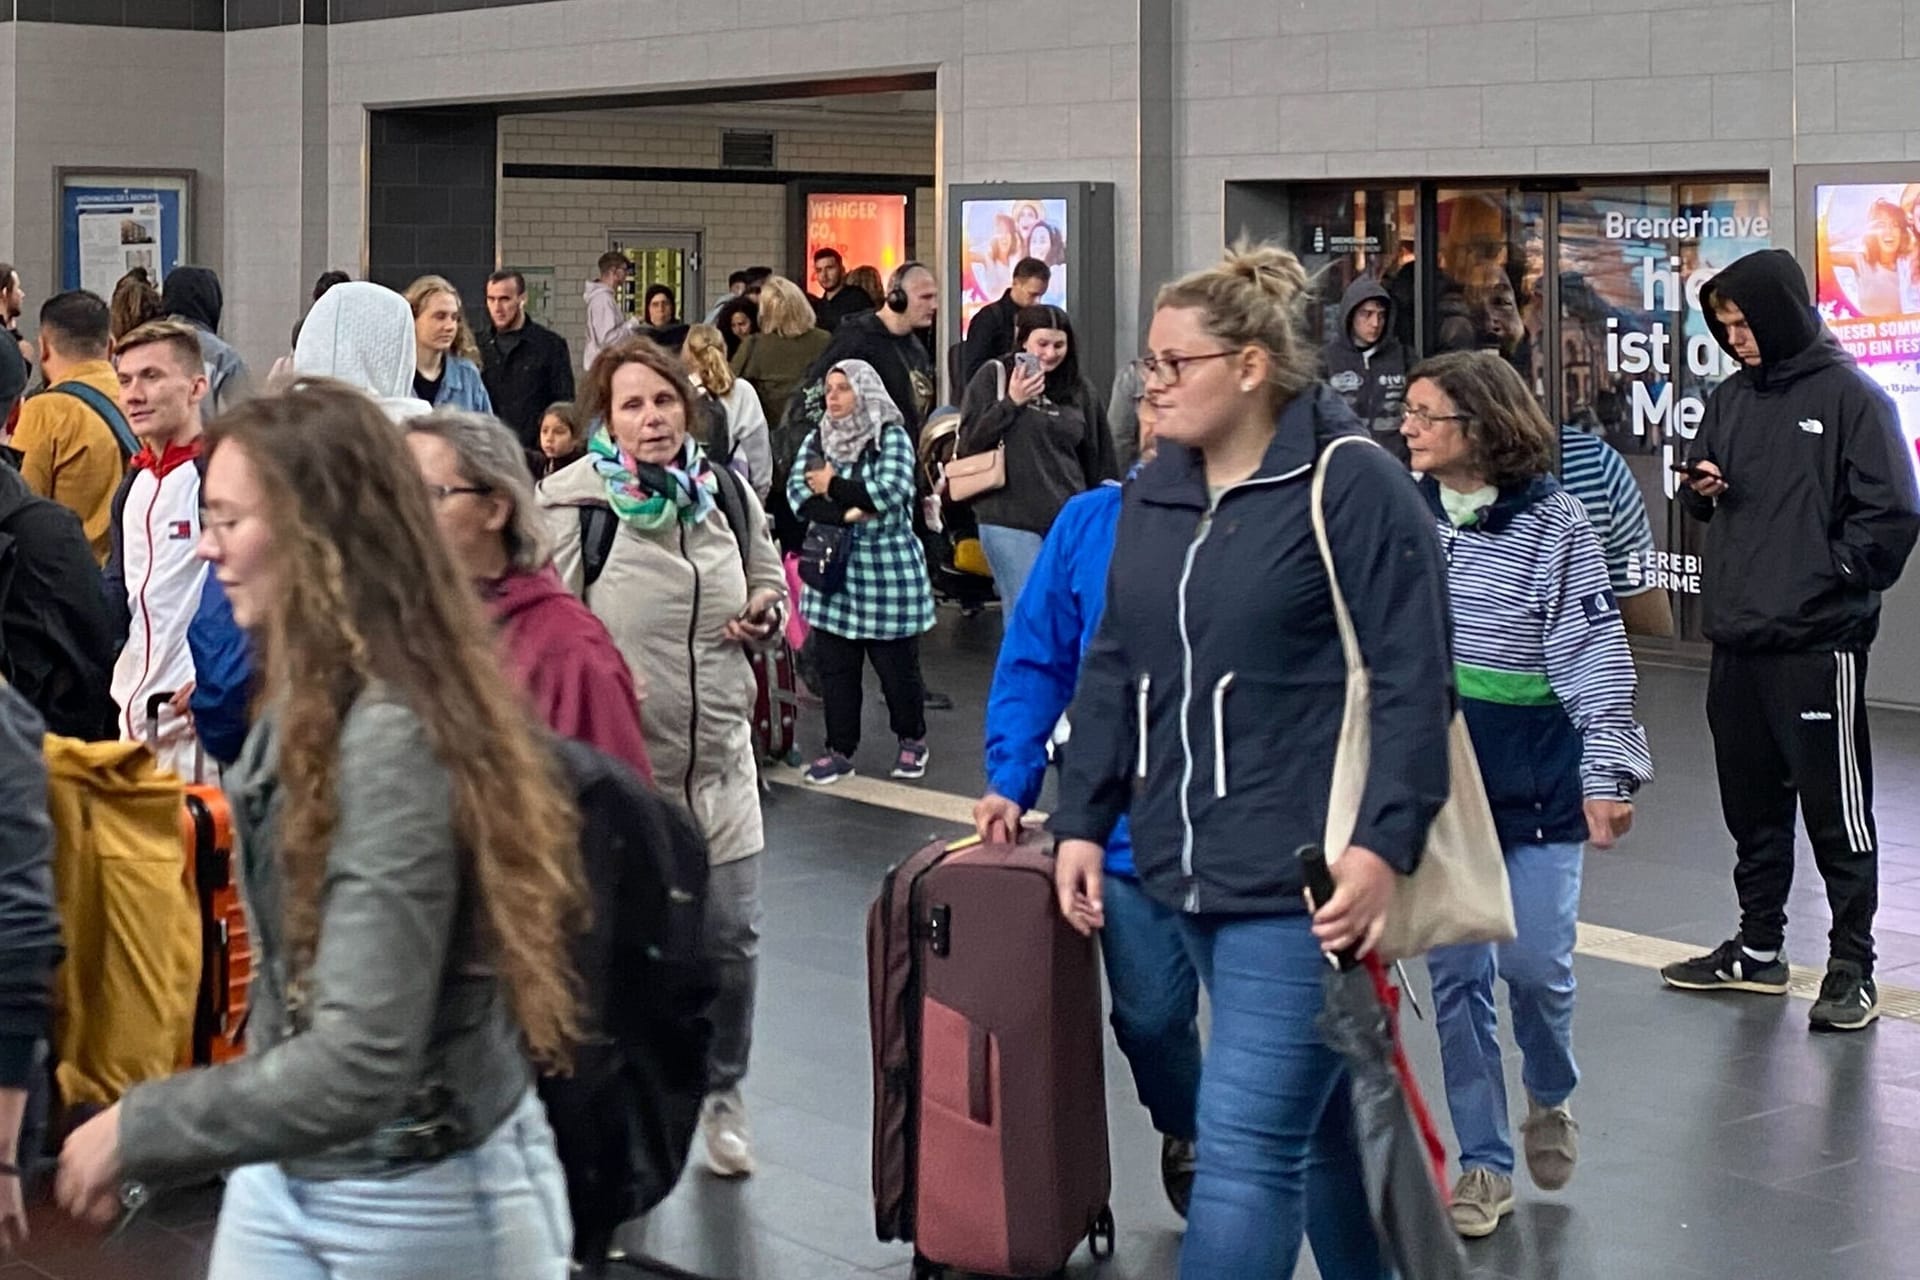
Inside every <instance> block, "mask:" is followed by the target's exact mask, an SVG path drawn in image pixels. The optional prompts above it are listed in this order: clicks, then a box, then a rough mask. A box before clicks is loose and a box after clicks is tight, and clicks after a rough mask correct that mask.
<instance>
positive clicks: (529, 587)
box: [480, 564, 572, 622]
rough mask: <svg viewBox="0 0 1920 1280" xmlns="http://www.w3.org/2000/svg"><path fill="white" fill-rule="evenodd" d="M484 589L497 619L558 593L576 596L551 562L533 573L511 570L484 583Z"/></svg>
mask: <svg viewBox="0 0 1920 1280" xmlns="http://www.w3.org/2000/svg"><path fill="white" fill-rule="evenodd" d="M480 591H481V595H482V597H483V598H484V599H485V600H486V602H487V612H488V613H489V614H490V615H492V617H493V619H494V621H496V622H505V621H506V620H507V619H508V618H511V617H513V616H514V615H516V614H521V613H525V612H526V611H527V610H529V609H531V608H533V607H534V606H535V605H539V604H543V603H545V602H546V601H548V600H551V599H553V598H554V597H555V596H567V597H569V598H571V597H572V592H570V591H568V590H567V585H566V583H564V582H562V581H560V573H559V571H558V570H556V569H555V568H554V567H553V566H552V565H551V564H548V565H544V566H542V567H541V568H539V569H536V570H534V571H533V572H531V573H529V572H525V571H523V570H518V569H510V570H508V571H507V574H506V576H505V577H502V578H496V579H494V580H493V581H492V582H489V583H486V584H484V585H483V586H482V587H481V589H480Z"/></svg>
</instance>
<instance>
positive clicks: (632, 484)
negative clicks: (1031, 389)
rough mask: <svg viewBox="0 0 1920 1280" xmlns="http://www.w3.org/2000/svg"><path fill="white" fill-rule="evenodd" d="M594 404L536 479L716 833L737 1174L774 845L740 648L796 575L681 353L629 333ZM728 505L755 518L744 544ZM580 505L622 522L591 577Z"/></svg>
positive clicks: (764, 639)
mask: <svg viewBox="0 0 1920 1280" xmlns="http://www.w3.org/2000/svg"><path fill="white" fill-rule="evenodd" d="M586 396H587V407H586V417H587V418H588V419H589V420H590V421H595V422H596V424H597V425H596V426H595V427H594V428H593V431H592V434H591V436H590V437H589V439H588V442H587V455H586V456H585V457H584V458H581V459H580V460H579V461H578V462H575V463H573V464H571V465H569V466H567V467H564V468H562V469H561V470H559V471H557V472H555V473H554V474H553V475H551V476H548V477H547V478H546V479H545V480H543V481H542V482H541V483H540V487H539V490H538V495H539V500H540V504H541V506H542V507H543V508H544V509H545V511H546V516H547V520H548V524H549V529H550V532H551V533H552V535H553V540H554V554H553V560H554V567H555V568H557V569H558V570H559V571H560V576H561V578H562V579H563V580H564V581H565V582H566V584H567V586H568V588H569V589H570V590H572V591H573V592H575V593H576V594H577V595H579V596H580V597H581V598H582V599H583V600H585V601H586V603H587V607H588V608H590V609H592V610H593V612H594V614H595V615H596V616H598V617H599V619H600V620H601V621H602V622H604V623H605V624H606V626H607V630H608V631H609V632H611V633H612V635H613V640H614V644H615V645H617V646H618V647H619V649H620V653H621V656H623V657H624V658H626V660H627V665H628V666H629V667H630V668H632V671H633V679H634V684H635V686H636V687H637V688H638V690H639V694H640V719H641V724H642V727H643V728H644V729H645V731H646V739H647V748H648V751H649V753H650V754H651V756H652V758H653V772H654V779H655V782H656V784H657V785H658V787H659V789H660V791H661V793H662V794H663V795H666V796H669V797H671V798H673V799H674V800H676V801H678V802H679V803H681V804H684V805H685V806H686V807H687V809H688V811H689V812H690V813H692V815H693V818H694V821H695V822H697V823H698V824H699V826H700V830H701V832H702V834H704V835H705V836H706V839H707V850H708V857H709V860H710V865H711V872H710V878H709V881H708V886H707V936H706V946H707V950H708V952H709V954H710V955H711V956H712V958H713V960H714V962H715V964H716V965H717V966H718V970H719V975H720V983H721V990H720V996H719V998H718V1000H716V1001H715V1003H714V1007H713V1022H714V1039H713V1049H712V1053H711V1055H710V1057H709V1061H708V1070H709V1075H710V1080H709V1086H708V1087H709V1089H710V1093H709V1095H708V1097H707V1104H706V1107H705V1109H704V1111H703V1113H702V1115H701V1130H702V1133H703V1134H704V1135H705V1139H706V1148H707V1163H708V1166H709V1167H710V1168H711V1169H712V1170H713V1172H715V1173H717V1174H720V1175H722V1176H726V1177H738V1176H741V1175H744V1174H748V1173H751V1172H752V1171H753V1152H752V1148H751V1147H750V1145H749V1142H748V1135H747V1116H746V1109H745V1107H744V1105H743V1104H742V1102H741V1100H740V1090H739V1084H740V1080H741V1078H742V1077H744V1076H745V1075H746V1072H747V1050H748V1046H749V1044H750V1042H751V1039H752V1026H753V996H754V979H755V957H756V955H757V953H758V951H759V936H760V935H759V924H760V858H759V856H758V855H759V853H760V851H761V848H762V846H763V845H764V843H765V840H764V835H763V831H762V827H761V822H760V787H759V776H758V769H757V767H756V762H755V759H754V747H753V731H752V719H753V702H754V678H753V671H752V668H751V666H750V665H749V663H748V661H747V654H746V649H745V646H746V645H749V644H751V645H756V646H757V645H760V644H765V643H770V642H771V641H772V638H773V636H774V635H775V634H776V633H777V632H778V631H779V629H780V624H781V618H780V612H781V608H782V606H783V604H784V601H785V596H786V575H785V573H784V571H783V570H782V569H781V566H780V559H779V557H778V555H777V554H775V552H774V549H773V543H772V542H771V541H770V540H769V539H768V537H767V535H766V515H765V512H764V510H763V508H762V507H761V505H760V502H759V500H758V499H757V498H755V497H754V495H753V490H752V489H751V488H750V487H748V486H747V485H745V484H742V483H741V482H740V481H739V480H737V479H735V478H734V477H732V476H731V474H730V473H729V474H726V475H723V474H721V473H720V472H719V471H717V470H716V469H715V468H714V467H713V466H712V465H711V464H710V463H709V462H708V461H707V456H706V454H705V453H704V452H703V451H702V450H701V448H700V446H699V444H698V443H696V442H695V441H693V440H691V439H689V438H688V436H687V421H688V417H689V406H691V405H693V404H694V403H695V400H694V392H693V388H692V387H691V386H690V385H688V383H687V377H686V374H685V373H684V372H683V371H682V370H681V367H680V362H679V361H678V360H677V359H675V358H674V357H673V356H671V355H669V354H668V353H667V352H665V351H663V350H661V349H660V348H659V347H657V346H655V345H654V344H653V343H651V342H649V341H647V340H646V339H644V338H634V339H629V340H627V341H626V342H623V343H620V344H619V345H616V346H614V347H610V348H608V349H607V350H605V351H603V352H601V353H600V355H599V356H598V357H597V358H596V359H595V360H594V363H593V368H592V370H591V371H590V372H589V373H588V387H587V388H586ZM723 484H727V485H731V490H730V492H731V495H732V496H731V498H729V497H728V496H727V495H726V494H723V493H722V490H721V488H720V486H721V485H723ZM729 505H731V506H732V508H733V510H734V511H735V512H736V515H737V516H739V517H741V518H742V524H743V525H744V526H745V527H743V528H742V529H741V530H740V532H739V533H738V534H736V532H735V529H734V528H733V526H732V525H731V524H730V523H729V521H728V518H727V510H728V507H729ZM582 508H588V509H593V508H601V509H605V510H610V511H611V512H612V515H613V537H612V545H611V547H609V548H607V550H606V553H605V558H604V560H603V561H600V569H599V572H598V574H597V575H594V576H593V577H592V581H591V582H589V581H588V577H589V574H588V572H587V565H586V559H587V556H586V555H584V554H583V548H582V544H581V531H582V529H583V527H585V526H586V525H587V524H588V523H591V521H589V520H583V518H582ZM588 550H589V551H591V552H593V553H594V559H596V560H600V557H599V555H598V549H597V548H590V549H588Z"/></svg>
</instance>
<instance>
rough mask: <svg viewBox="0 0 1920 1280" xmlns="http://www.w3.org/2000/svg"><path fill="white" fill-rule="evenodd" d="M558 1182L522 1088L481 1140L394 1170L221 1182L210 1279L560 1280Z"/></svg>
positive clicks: (561, 1187) (568, 1234) (262, 1170)
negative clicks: (391, 1173)
mask: <svg viewBox="0 0 1920 1280" xmlns="http://www.w3.org/2000/svg"><path fill="white" fill-rule="evenodd" d="M572 1248H573V1224H572V1219H571V1218H570V1217H569V1215H568V1211H567V1181H566V1176H565V1175H564V1174H563V1173H562V1172H561V1169H560V1158H559V1156H557V1155H555V1154H554V1149H553V1132H552V1130H550V1129H548V1128H547V1114H546V1112H545V1110H543V1109H542V1108H541V1106H540V1100H539V1098H538V1097H536V1096H535V1095H534V1093H533V1091H532V1090H528V1092H527V1096H526V1097H525V1098H524V1099H522V1101H521V1103H520V1105H519V1106H518V1107H516V1108H515V1109H514V1111H513V1114H512V1115H510V1116H508V1117H507V1119H506V1120H505V1121H504V1122H503V1123H502V1124H501V1125H500V1127H499V1128H498V1129H495V1130H494V1131H493V1134H492V1136H490V1137H489V1138H488V1139H487V1140H486V1141H485V1142H482V1143H481V1144H480V1145H479V1146H477V1147H475V1148H473V1149H472V1150H470V1151H463V1152H460V1153H459V1154H457V1155H452V1156H448V1157H447V1158H446V1159H444V1160H442V1161H440V1162H439V1163H438V1164H434V1165H430V1166H428V1167H427V1168H424V1169H417V1170H415V1171H413V1172H411V1173H405V1174H401V1175H400V1176H398V1177H393V1178H340V1179H331V1180H325V1181H322V1180H317V1179H307V1178H289V1177H288V1176H287V1175H286V1174H285V1172H283V1171H282V1170H281V1168H280V1166H279V1165H275V1164H250V1165H247V1166H245V1167H244V1168H240V1169H236V1170H234V1172H233V1175H232V1176H231V1177H230V1178H228V1179H227V1191H226V1197H225V1198H224V1199H223V1200H222V1201H221V1204H220V1225H219V1227H218V1228H217V1229H216V1230H215V1232H214V1237H213V1262H212V1265H211V1268H210V1269H209V1271H208V1273H207V1275H208V1280H264V1277H268V1276H271V1277H272V1280H566V1276H567V1274H568V1265H569V1261H568V1255H569V1253H570V1252H571V1250H572Z"/></svg>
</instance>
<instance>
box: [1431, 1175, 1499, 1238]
mask: <svg viewBox="0 0 1920 1280" xmlns="http://www.w3.org/2000/svg"><path fill="white" fill-rule="evenodd" d="M1447 1212H1448V1214H1449V1215H1450V1216H1451V1217H1452V1218H1453V1229H1454V1230H1455V1231H1458V1232H1459V1233H1460V1234H1461V1235H1463V1236H1465V1237H1466V1238H1467V1239H1469V1240H1479V1239H1482V1238H1484V1237H1486V1236H1490V1235H1492V1234H1493V1233H1494V1230H1495V1229H1496V1228H1497V1227H1499V1225H1500V1219H1502V1218H1504V1217H1506V1216H1507V1215H1508V1214H1510V1213H1512V1212H1513V1179H1512V1178H1510V1177H1508V1176H1507V1175H1506V1174H1504V1173H1495V1172H1494V1171H1493V1170H1491V1169H1469V1170H1467V1171H1466V1172H1465V1173H1463V1174H1461V1175H1460V1181H1458V1182H1456V1183H1454V1184H1453V1200H1452V1202H1451V1203H1450V1204H1449V1205H1448V1206H1447Z"/></svg>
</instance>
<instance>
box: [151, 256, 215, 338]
mask: <svg viewBox="0 0 1920 1280" xmlns="http://www.w3.org/2000/svg"><path fill="white" fill-rule="evenodd" d="M160 305H161V306H162V307H163V308H164V309H165V310H166V313H167V314H168V315H170V316H179V317H180V318H181V319H182V320H189V321H191V322H193V323H194V324H197V325H199V326H201V327H202V328H204V329H212V330H216V331H217V330H218V329H219V328H220V312H221V310H222V308H223V307H224V305H225V298H224V295H223V294H222V293H221V291H220V277H219V276H217V275H215V274H214V273H213V271H212V269H211V268H208V267H175V268H174V269H173V270H172V271H169V272H168V273H167V280H166V284H165V286H164V287H163V288H162V289H161V293H160Z"/></svg>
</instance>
